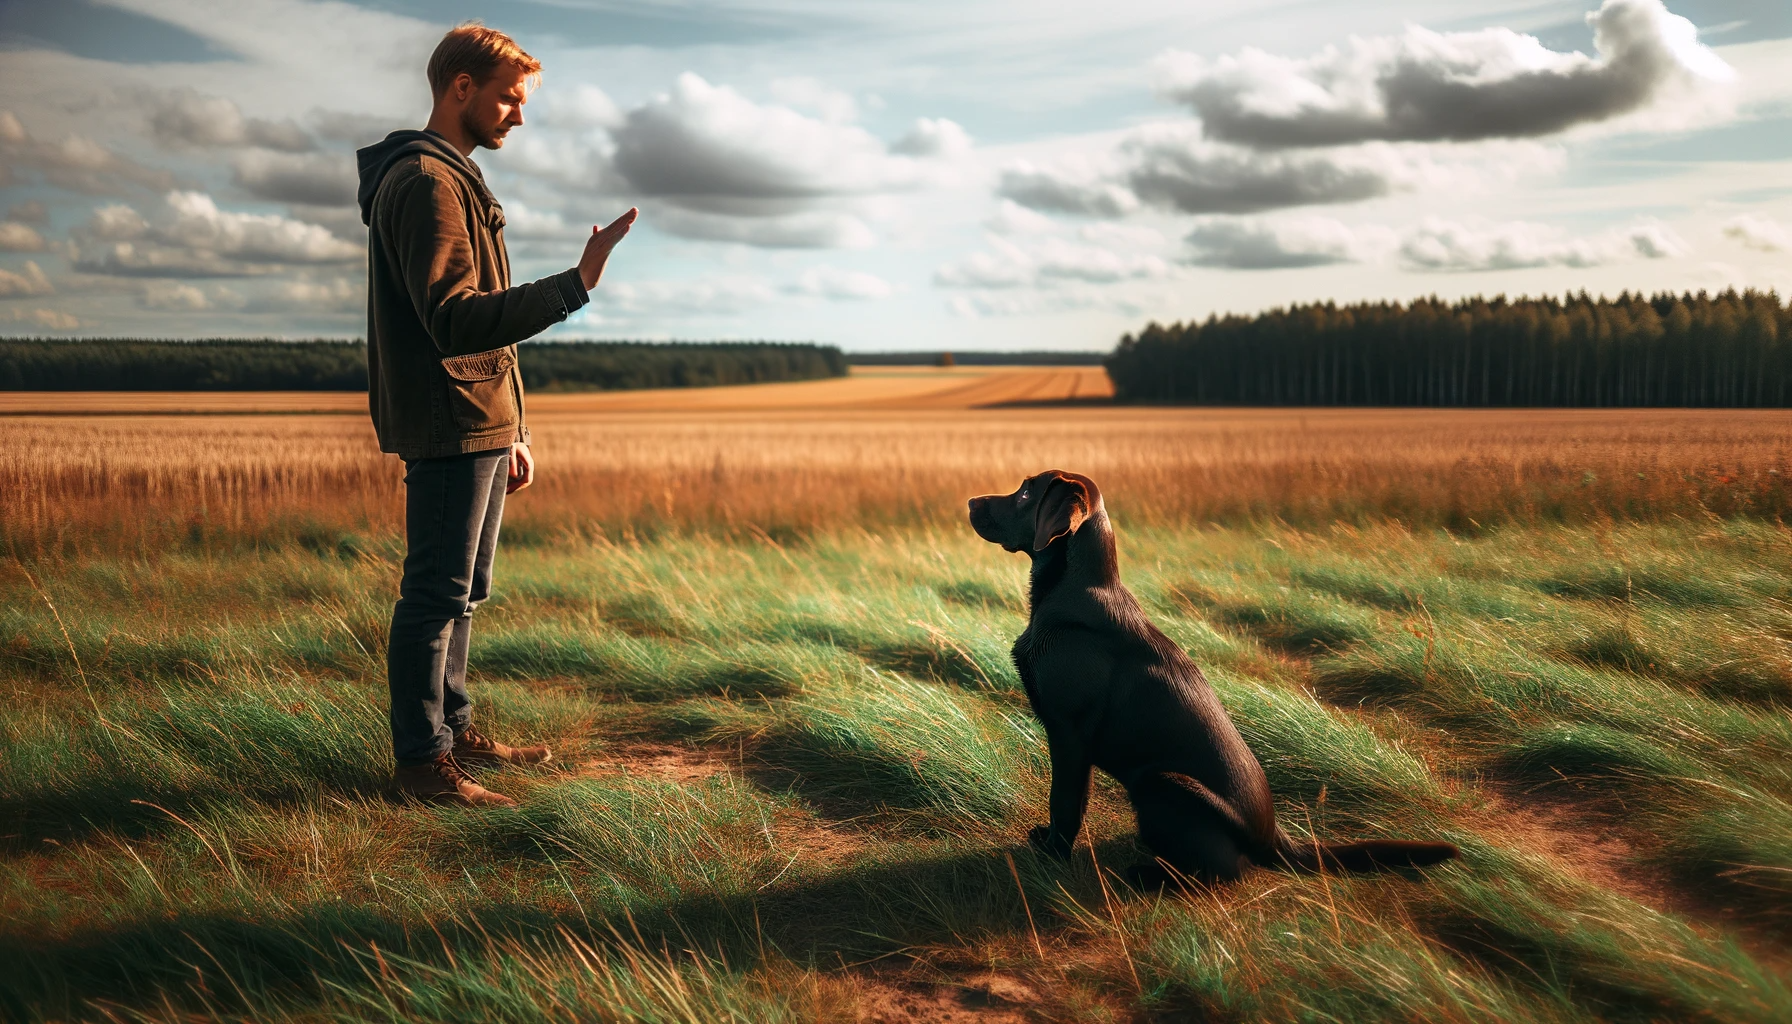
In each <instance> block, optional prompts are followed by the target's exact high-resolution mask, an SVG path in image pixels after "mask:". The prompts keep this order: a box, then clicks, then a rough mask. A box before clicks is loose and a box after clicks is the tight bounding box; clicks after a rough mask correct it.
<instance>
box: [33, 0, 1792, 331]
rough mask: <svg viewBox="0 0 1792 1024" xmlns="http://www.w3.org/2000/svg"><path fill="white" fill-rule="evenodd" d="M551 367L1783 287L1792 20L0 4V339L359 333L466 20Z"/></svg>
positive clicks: (1159, 9)
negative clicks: (546, 279) (494, 78)
mask: <svg viewBox="0 0 1792 1024" xmlns="http://www.w3.org/2000/svg"><path fill="white" fill-rule="evenodd" d="M474 17H477V18H480V19H482V20H484V21H485V22H486V23H487V24H490V25H492V26H495V27H497V28H501V29H504V30H505V31H507V32H510V33H511V34H513V35H514V36H515V37H516V38H517V39H518V41H519V42H520V43H521V44H522V45H523V46H524V47H525V48H526V49H528V50H529V51H530V52H531V53H533V54H534V55H535V56H536V57H538V58H540V59H541V60H542V62H543V64H544V65H545V73H544V75H543V79H542V84H541V88H540V89H539V91H538V92H536V94H535V95H534V97H533V98H532V99H531V101H530V103H529V105H528V106H527V108H526V110H525V117H526V118H527V123H526V124H525V125H524V126H523V127H522V128H520V129H518V130H517V131H516V132H514V133H513V134H512V135H511V138H510V141H509V142H508V143H507V145H506V146H505V148H504V149H503V150H502V151H499V152H480V153H478V154H476V158H477V159H478V160H479V161H480V162H481V164H482V166H484V167H485V168H486V171H487V174H488V177H489V178H490V179H491V181H492V183H493V186H494V189H495V191H496V192H497V194H498V196H499V198H500V199H501V200H502V201H503V202H504V204H505V207H506V211H507V214H508V216H509V220H510V224H511V228H510V230H509V245H510V248H511V254H512V259H513V262H514V264H515V269H516V272H517V274H518V276H519V279H521V278H522V277H523V276H538V275H542V274H547V273H552V272H556V271H559V270H562V269H565V268H566V267H568V266H570V265H571V264H572V263H573V261H574V260H575V259H576V256H577V252H578V249H579V245H580V238H581V237H582V236H583V235H584V234H586V233H588V232H589V231H590V227H591V225H592V224H593V223H603V222H607V221H608V220H609V219H611V218H612V217H614V216H615V215H616V214H617V213H620V212H621V211H622V210H624V209H626V208H627V207H629V206H631V205H638V206H640V207H641V210H642V218H641V222H640V224H639V225H638V226H637V227H636V229H635V232H634V233H633V234H632V235H631V236H630V238H629V239H628V240H627V242H625V243H624V246H623V248H622V249H621V250H619V252H618V254H617V256H616V257H615V258H614V259H613V261H612V264H611V268H610V271H609V273H608V276H606V278H605V280H604V282H603V284H601V285H600V286H599V289H598V292H597V294H596V295H594V301H593V304H592V305H591V306H589V307H587V309H586V310H584V311H582V312H581V313H580V314H579V315H578V316H577V317H575V318H574V319H573V320H571V321H569V322H568V323H567V324H565V325H562V326H561V327H559V328H557V329H556V332H555V333H557V334H559V335H563V336H568V337H610V338H678V339H707V338H777V339H792V340H798V339H800V340H818V341H824V342H830V343H835V344H839V345H842V346H843V347H845V348H847V349H849V350H855V349H856V350H868V349H903V348H921V349H939V348H952V349H971V348H1070V349H1090V348H1106V347H1109V346H1111V345H1112V344H1113V342H1114V341H1115V340H1116V338H1118V336H1119V335H1120V334H1121V333H1123V332H1125V331H1128V330H1132V329H1136V328H1137V327H1139V326H1140V325H1142V324H1144V323H1145V322H1146V321H1148V320H1153V319H1156V320H1163V321H1169V320H1178V319H1187V318H1191V317H1205V316H1207V315H1208V314H1210V313H1214V312H1221V313H1224V312H1228V311H1230V312H1252V311H1256V310H1259V309H1263V308H1266V307H1270V306H1274V305H1279V304H1286V303H1290V302H1300V301H1312V300H1325V299H1335V300H1339V301H1351V300H1357V299H1384V298H1385V299H1405V298H1411V297H1414V296H1418V295H1431V294H1436V295H1442V296H1458V295H1468V294H1476V293H1483V294H1494V293H1506V294H1520V293H1527V294H1538V293H1544V292H1551V293H1560V292H1562V291H1566V290H1570V289H1573V290H1578V289H1582V288H1584V289H1587V290H1589V291H1592V292H1595V293H1599V292H1604V293H1608V294H1615V293H1616V292H1618V291H1620V290H1624V289H1630V290H1639V289H1640V290H1644V291H1655V290H1682V289H1699V288H1706V289H1717V288H1723V287H1730V286H1735V287H1755V288H1778V289H1780V290H1781V292H1782V293H1789V292H1792V71H1788V70H1787V69H1788V68H1792V5H1788V4H1785V3H1783V2H1779V0H1775V2H1768V0H1670V2H1669V3H1668V4H1667V5H1666V6H1663V4H1662V3H1661V2H1660V0H1603V3H1599V2H1595V0H1574V2H1553V0H1543V2H1539V0H1505V2H1498V0H1461V2H1454V3H1438V2H1430V3H1418V2H1406V0H1393V2H1373V0H1371V2H1363V3H1356V4H1335V3H1312V2H1245V0H1216V2H1205V3H1201V4H1189V3H1181V2H1177V3H1168V2H1151V3H1146V2H1138V0H1109V2H1105V3H1102V4H1089V3H1086V2H1077V3H1063V2H1029V3H1025V4H1021V3H989V2H977V0H954V2H935V0H916V2H906V3H893V2H863V3H852V4H841V3H838V2H826V3H824V2H818V0H764V2H723V0H685V2H668V3H641V2H628V3H624V2H613V0H533V2H511V3H503V4H496V3H484V4H482V3H474V2H470V0H443V2H426V0H365V2H359V3H348V2H337V0H332V2H313V0H232V2H223V0H7V2H5V3H0V48H3V49H4V50H5V51H6V52H5V55H4V57H0V211H3V212H4V214H5V219H4V220H0V332H3V333H7V334H13V335H27V334H28V335H45V334H51V335H69V336H83V335H87V336H92V335H120V334H124V335H133V336H176V337H195V336H200V337H204V336H242V335H252V336H284V337H314V336H322V335H335V336H355V335H359V334H360V333H361V332H362V331H363V329H364V323H365V312H364V310H365V262H364V248H365V235H364V233H363V231H362V229H361V227H360V225H359V222H358V216H357V215H356V212H355V210H354V209H353V206H352V193H353V172H352V167H353V162H352V154H353V149H354V148H355V147H356V146H358V145H365V144H366V143H368V142H370V141H374V140H376V139H378V138H380V137H382V136H383V135H384V134H385V133H386V132H388V131H391V130H393V129H396V128H401V127H418V126H420V125H421V124H422V122H423V120H424V119H425V117H426V115H427V111H428V103H429V96H428V90H427V86H426V85H425V83H424V80H423V71H422V69H423V65H424V62H425V60H426V59H427V56H428V53H429V51H430V49H431V48H432V47H433V45H434V43H435V41H436V40H437V39H438V38H439V37H440V35H441V33H442V32H443V31H444V30H445V29H446V28H447V27H448V26H449V25H450V24H452V23H453V22H455V21H458V20H462V19H465V18H474Z"/></svg>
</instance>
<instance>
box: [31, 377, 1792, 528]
mask: <svg viewBox="0 0 1792 1024" xmlns="http://www.w3.org/2000/svg"><path fill="white" fill-rule="evenodd" d="M1099 372H1100V371H1099V370H1097V369H1093V368H1070V369H1046V370H1031V369H1021V370H1014V369H1006V368H1004V369H999V370H991V369H974V370H969V371H966V370H956V371H937V370H932V369H928V368H921V369H918V370H917V369H908V368H893V369H892V370H889V371H885V372H876V373H859V374H855V375H854V376H853V377H850V378H847V379H844V380H838V381H820V382H805V383H801V384H771V385H758V386H749V387H730V388H712V389H689V390H687V391H684V392H638V393H628V392H624V393H613V394H598V395H577V394H575V395H542V396H537V397H535V398H532V399H531V402H530V423H531V427H532V430H533V432H534V437H535V445H534V447H535V450H536V454H537V457H538V462H539V482H538V483H537V485H536V486H535V487H534V488H533V489H532V490H530V491H529V492H527V493H525V494H523V495H521V496H519V497H518V498H517V500H516V501H515V502H514V503H513V504H512V506H511V509H510V510H509V511H508V512H507V517H508V519H507V524H508V525H509V526H511V527H512V528H513V529H525V530H537V531H540V530H564V529H575V530H587V531H589V530H601V531H612V532H614V531H618V530H621V531H628V530H639V529H648V528H652V529H662V528H666V527H669V526H678V527H681V528H682V527H701V528H705V529H724V530H735V531H742V532H748V533H751V532H764V533H768V534H771V535H780V534H782V533H787V532H789V531H801V532H808V531H813V530H816V529H824V528H826V527H828V526H830V525H833V524H854V525H865V524H877V523H906V522H943V521H948V520H951V519H952V518H953V517H955V516H956V515H957V514H958V509H959V508H961V507H962V504H963V501H964V499H965V498H966V497H969V496H971V495H974V494H978V493H985V492H989V491H995V490H1003V491H1005V490H1008V489H1010V488H1012V487H1013V486H1014V485H1015V484H1016V483H1017V482H1018V481H1019V479H1020V478H1021V477H1022V476H1024V475H1026V474H1029V473H1033V472H1037V471H1039V470H1042V469H1046V468H1053V467H1056V468H1064V469H1072V470H1076V471H1078V472H1082V473H1086V474H1088V475H1090V476H1092V477H1094V478H1095V479H1096V480H1098V481H1099V482H1100V483H1101V485H1102V486H1103V488H1104V490H1105V491H1106V492H1107V493H1108V494H1109V496H1110V499H1111V503H1113V504H1114V505H1115V506H1116V507H1118V508H1122V509H1124V510H1125V512H1124V514H1125V515H1127V516H1129V517H1131V518H1132V519H1133V521H1136V522H1151V523H1184V522H1195V521H1238V520H1241V519H1249V518H1260V519H1281V520H1287V521H1290V522H1320V521H1328V520H1332V519H1337V518H1344V519H1348V520H1353V521H1364V520H1376V519H1387V518H1392V519H1398V520H1402V521H1410V522H1432V523H1442V524H1444V525H1448V526H1452V527H1458V528H1464V529H1473V528H1477V527H1480V526H1484V525H1489V524H1492V523H1497V522H1505V521H1525V522H1530V521H1575V520H1585V519H1596V518H1600V517H1609V518H1614V519H1641V518H1653V517H1659V516H1690V517H1700V516H1706V515H1718V516H1726V515H1732V514H1738V513H1741V514H1750V515H1756V516H1767V517H1773V516H1778V515H1781V514H1782V513H1784V512H1785V511H1786V507H1787V504H1788V501H1789V494H1788V490H1787V487H1786V483H1785V480H1786V475H1787V474H1788V473H1789V472H1792V465H1789V464H1788V459H1787V452H1788V451H1789V450H1792V447H1789V446H1792V414H1788V413H1786V412H1780V411H1753V410H1750V411H1713V410H1647V411H1610V410H1547V411H1534V410H1510V411H1484V410H1429V411H1427V410H1401V411H1387V410H1373V409H1348V410H1323V409H1166V408H1135V407H1112V406H1081V405H1076V404H1068V405H1067V404H1055V405H1053V404H1047V405H1040V404H1025V403H1038V402H1042V401H1050V400H1054V399H1055V400H1057V401H1059V402H1062V401H1063V400H1064V399H1074V398H1077V397H1089V396H1091V395H1094V396H1100V395H1101V394H1102V393H1103V392H1102V390H1101V389H1100V388H1099V387H1098V386H1097V385H1096V384H1095V383H1092V378H1093V377H1094V376H1095V375H1097V374H1099ZM363 400H364V399H363V398H362V397H361V396H358V395H331V394H325V395H321V396H310V397H307V396H295V395H273V396H259V397H254V396H244V395H236V394H226V395H184V396H170V395H151V396H137V395H131V396H113V399H112V402H113V406H112V408H111V409H110V411H109V413H108V414H106V415H83V414H84V413H92V412H96V411H98V410H99V409H100V408H101V406H100V404H99V399H98V398H96V397H95V396H91V395H22V396H21V395H14V396H8V397H7V398H6V400H5V401H3V402H0V413H5V414H6V415H5V422H6V423H7V425H8V427H9V428H10V429H9V433H10V436H11V439H12V443H11V444H9V445H7V446H6V447H5V449H4V450H3V451H0V515H3V516H4V521H5V528H4V529H5V534H6V539H7V540H8V541H9V542H10V543H12V544H13V545H15V546H20V545H22V546H24V547H26V548H35V547H39V546H42V545H47V544H49V545H53V544H57V543H69V542H73V541H74V540H75V539H78V540H79V541H80V542H81V543H97V542H100V540H102V539H106V538H110V541H111V542H119V543H149V544H154V543H158V542H162V541H165V540H167V539H168V536H169V534H170V531H174V532H184V533H187V534H195V535H202V534H204V533H205V532H207V531H214V532H215V531H224V532H228V533H231V534H235V535H242V534H244V533H245V532H248V533H253V532H255V531H258V530H284V529H290V528H293V527H294V524H299V525H301V526H306V527H309V526H327V527H331V528H344V529H348V528H359V529H371V530H376V531H383V530H388V529H391V528H392V527H393V526H394V525H395V524H396V522H397V515H398V509H399V504H400V498H401V495H400V489H401V484H400V475H401V473H400V468H399V466H398V464H397V460H396V459H394V458H392V457H390V456H382V455H380V454H379V452H378V451H377V445H376V444H375V442H374V439H373V435H372V430H371V428H370V426H369V424H368V422H367V418H366V416H365V414H364V413H362V412H360V411H359V409H358V408H357V409H356V410H355V411H345V410H344V406H345V404H350V405H356V406H358V405H359V403H360V402H362V401H363ZM274 412H278V413H286V414H287V415H269V414H268V413H274Z"/></svg>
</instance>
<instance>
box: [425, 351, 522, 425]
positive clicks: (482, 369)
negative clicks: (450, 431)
mask: <svg viewBox="0 0 1792 1024" xmlns="http://www.w3.org/2000/svg"><path fill="white" fill-rule="evenodd" d="M515 365H516V351H515V350H514V349H508V348H500V349H494V350H493V351H490V352H475V353H474V354H472V355H470V356H455V357H453V358H451V359H444V360H442V369H443V371H444V372H446V373H447V374H448V412H449V415H450V416H452V417H453V418H454V425H455V426H456V427H458V428H460V429H461V430H462V431H464V432H466V433H469V434H477V433H482V432H484V431H487V430H492V429H494V428H497V427H501V426H503V425H505V424H507V423H515V422H516V418H517V409H516V392H515V390H514V389H512V388H511V386H510V369H511V367H513V366H515Z"/></svg>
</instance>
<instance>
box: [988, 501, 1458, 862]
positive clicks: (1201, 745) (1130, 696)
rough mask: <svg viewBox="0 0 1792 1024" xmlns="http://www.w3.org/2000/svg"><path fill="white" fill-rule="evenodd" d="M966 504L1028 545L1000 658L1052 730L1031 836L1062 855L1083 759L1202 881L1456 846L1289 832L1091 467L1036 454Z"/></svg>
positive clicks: (1083, 780) (1155, 841)
mask: <svg viewBox="0 0 1792 1024" xmlns="http://www.w3.org/2000/svg"><path fill="white" fill-rule="evenodd" d="M970 507H971V527H972V528H973V529H975V530H976V531H977V535H978V536H979V537H982V538H983V539H984V540H987V541H992V542H994V543H997V544H1000V545H1002V547H1003V548H1004V549H1005V550H1008V551H1025V552H1027V554H1028V555H1029V556H1030V557H1031V558H1032V559H1033V572H1032V581H1031V593H1030V595H1029V597H1030V602H1029V603H1030V612H1029V615H1028V619H1027V629H1026V632H1024V633H1022V634H1021V635H1020V638H1019V639H1018V640H1016V641H1015V642H1014V666H1015V668H1017V669H1018V670H1019V671H1020V678H1021V682H1022V683H1024V684H1025V685H1026V688H1027V698H1028V700H1030V701H1031V702H1032V704H1033V712H1034V713H1035V714H1037V715H1038V716H1039V721H1040V722H1041V723H1042V724H1044V726H1045V735H1046V739H1047V741H1048V742H1049V743H1050V745H1051V759H1052V786H1051V824H1049V825H1042V826H1040V827H1038V828H1035V829H1033V831H1032V833H1031V834H1030V835H1029V836H1028V838H1029V839H1030V840H1031V842H1032V843H1033V845H1034V846H1035V847H1037V848H1039V849H1042V850H1045V851H1047V852H1049V853H1052V854H1055V855H1057V856H1059V857H1067V856H1069V854H1070V848H1071V845H1072V844H1073V843H1074V842H1075V841H1076V836H1077V832H1079V831H1080V830H1081V829H1082V825H1083V813H1084V811H1085V810H1086V809H1087V808H1088V804H1089V779H1090V772H1091V769H1093V768H1100V769H1101V770H1103V771H1105V772H1107V773H1108V774H1109V775H1111V776H1113V777H1114V778H1115V779H1116V780H1117V781H1119V783H1120V784H1121V785H1122V786H1125V787H1126V794H1127V796H1128V797H1129V798H1130V799H1131V800H1132V806H1133V812H1134V814H1136V815H1137V816H1138V822H1139V838H1140V840H1142V841H1143V842H1144V843H1145V845H1146V846H1148V847H1150V848H1151V851H1152V852H1153V853H1155V854H1156V855H1157V857H1158V859H1159V860H1160V861H1162V862H1163V863H1164V864H1167V865H1169V866H1170V867H1171V868H1173V869H1175V871H1176V872H1178V873H1180V874H1181V875H1183V876H1185V877H1187V878H1191V879H1196V880H1199V881H1202V882H1214V881H1222V880H1230V879H1234V878H1237V877H1238V876H1239V875H1241V874H1243V873H1244V871H1245V870H1246V869H1247V868H1248V867H1250V866H1251V865H1252V864H1258V865H1263V866H1265V867H1285V868H1294V869H1302V870H1308V871H1313V870H1318V869H1319V868H1320V867H1321V866H1323V867H1326V868H1329V869H1341V870H1347V871H1373V870H1377V869H1380V868H1384V867H1421V866H1424V865H1427V864H1435V863H1437V862H1439V861H1443V860H1448V859H1449V858H1451V857H1455V856H1457V854H1458V851H1457V849H1456V847H1455V846H1453V845H1451V844H1450V843H1421V842H1407V841H1398V840H1381V841H1371V842H1360V843H1325V844H1298V843H1296V842H1294V840H1293V839H1291V838H1289V836H1288V834H1287V833H1286V832H1284V831H1282V829H1281V828H1280V827H1279V826H1278V825H1277V824H1276V819H1275V808H1274V806H1273V804H1272V803H1271V801H1270V795H1269V780H1268V778H1267V777H1265V776H1264V774H1263V768H1262V766H1261V765H1259V764H1258V763H1257V758H1256V757H1255V756H1253V755H1252V754H1251V749H1250V748H1249V747H1248V746H1246V745H1245V742H1244V738H1243V737H1241V736H1239V735H1238V729H1237V728H1236V727H1235V726H1234V725H1233V724H1232V720H1231V719H1230V718H1228V717H1227V716H1226V711H1225V709H1224V708H1222V707H1221V706H1220V701H1219V697H1218V695H1216V694H1215V693H1214V692H1213V688H1212V687H1211V686H1209V685H1208V683H1207V680H1206V679H1205V678H1204V677H1203V676H1202V675H1201V670H1200V669H1199V668H1196V667H1195V664H1194V662H1192V661H1190V660H1189V659H1188V656H1187V655H1186V654H1184V653H1183V652H1182V649H1181V648H1179V647H1177V646H1176V644H1175V643H1174V642H1172V641H1171V640H1170V638H1169V637H1166V636H1164V635H1163V634H1162V633H1161V632H1159V631H1158V630H1157V627H1155V626H1153V625H1152V624H1151V623H1150V622H1149V621H1148V620H1147V619H1146V618H1145V612H1144V610H1143V609H1141V608H1140V607H1139V603H1138V601H1137V600H1135V599H1134V598H1133V596H1132V593H1131V592H1130V591H1128V590H1127V589H1126V587H1125V586H1123V585H1122V584H1121V583H1120V567H1119V560H1118V558H1117V557H1116V555H1115V551H1114V530H1113V527H1112V526H1110V525H1109V523H1108V515H1107V511H1106V510H1105V509H1104V508H1103V507H1102V503H1101V492H1100V491H1099V490H1097V489H1096V487H1095V482H1094V481H1092V480H1090V479H1089V478H1088V477H1085V476H1078V475H1077V474H1075V473H1065V472H1062V471H1059V470H1050V471H1047V472H1045V473H1041V474H1039V475H1038V476H1035V477H1033V478H1031V479H1029V480H1027V481H1026V482H1024V483H1022V484H1021V485H1020V490H1018V491H1015V492H1014V493H1013V494H1006V495H993V494H992V495H985V496H983V497H981V498H972V499H971V502H970ZM1170 877H1171V876H1170V875H1169V873H1168V872H1165V871H1164V870H1163V869H1162V868H1161V867H1159V866H1158V865H1148V866H1141V867H1140V868H1137V869H1135V871H1134V879H1135V880H1136V881H1140V882H1151V881H1155V882H1157V883H1158V884H1162V883H1163V882H1165V881H1168V880H1169V879H1170Z"/></svg>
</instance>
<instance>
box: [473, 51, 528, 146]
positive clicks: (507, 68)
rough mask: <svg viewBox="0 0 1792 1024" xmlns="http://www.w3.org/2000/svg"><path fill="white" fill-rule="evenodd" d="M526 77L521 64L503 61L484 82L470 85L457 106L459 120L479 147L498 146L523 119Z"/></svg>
mask: <svg viewBox="0 0 1792 1024" xmlns="http://www.w3.org/2000/svg"><path fill="white" fill-rule="evenodd" d="M527 79H528V75H526V74H525V73H524V72H523V69H522V68H519V67H517V66H516V65H514V64H503V65H500V66H499V67H498V69H497V70H496V71H494V72H492V76H491V77H490V78H488V79H486V80H485V82H484V84H481V85H477V86H474V87H473V88H472V90H471V92H470V94H469V95H468V97H467V103H466V106H465V107H463V108H461V112H460V124H461V127H462V128H463V129H465V130H466V133H467V137H468V138H470V139H472V140H473V141H474V142H475V143H476V144H478V146H479V147H480V148H481V149H499V148H501V147H502V146H503V145H504V137H505V136H506V135H509V134H510V129H512V128H515V127H516V126H517V125H519V124H522V123H523V104H525V103H527V102H529V89H528V83H527Z"/></svg>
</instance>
